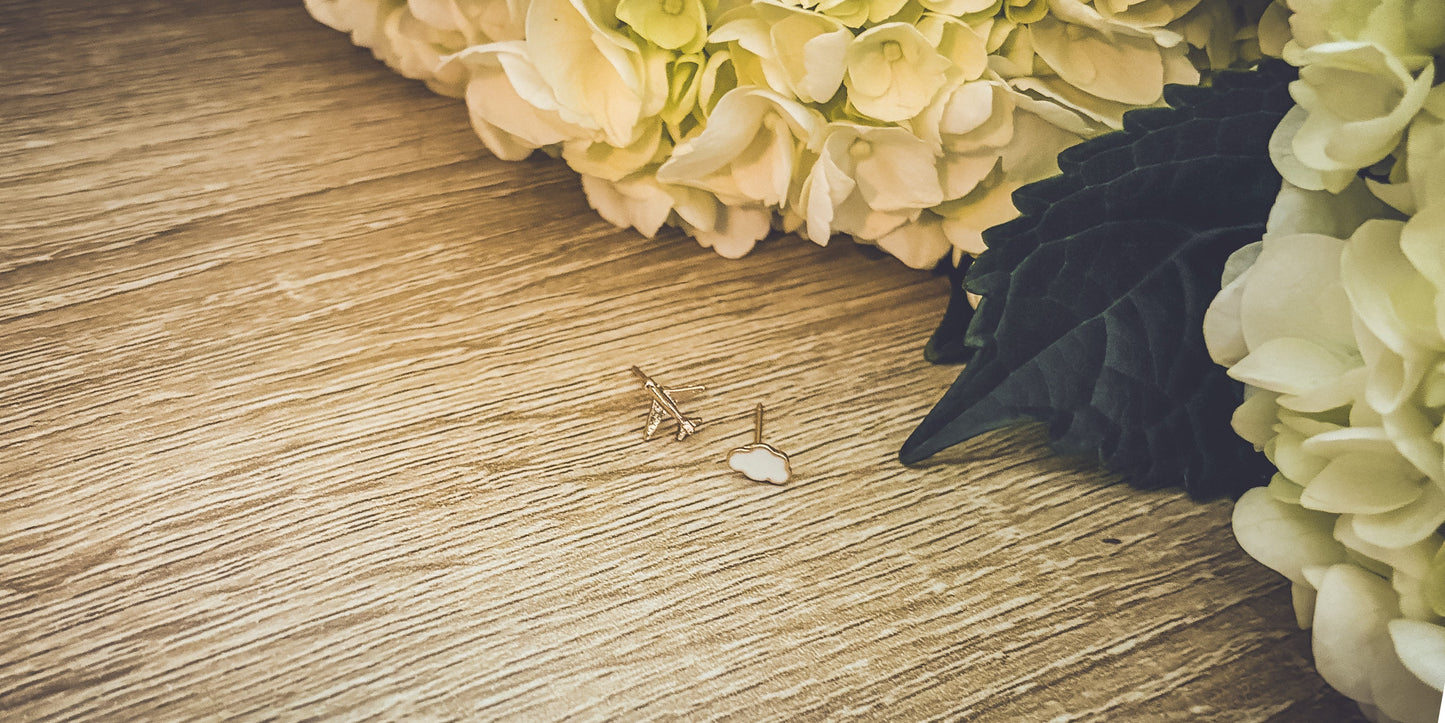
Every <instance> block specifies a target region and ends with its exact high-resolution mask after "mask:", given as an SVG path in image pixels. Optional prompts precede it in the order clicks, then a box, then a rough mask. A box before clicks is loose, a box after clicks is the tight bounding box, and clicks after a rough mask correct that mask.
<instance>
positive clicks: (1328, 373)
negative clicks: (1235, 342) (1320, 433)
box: [1229, 336, 1349, 394]
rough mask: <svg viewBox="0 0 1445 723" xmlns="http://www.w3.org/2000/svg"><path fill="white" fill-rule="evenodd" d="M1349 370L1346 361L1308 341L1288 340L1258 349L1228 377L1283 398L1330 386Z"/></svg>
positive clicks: (1267, 344)
mask: <svg viewBox="0 0 1445 723" xmlns="http://www.w3.org/2000/svg"><path fill="white" fill-rule="evenodd" d="M1348 369H1349V366H1348V365H1347V362H1346V360H1345V359H1343V358H1342V357H1340V356H1339V355H1338V354H1335V353H1334V352H1331V351H1330V350H1328V349H1326V348H1324V347H1322V346H1320V345H1319V344H1316V343H1314V342H1312V341H1310V340H1308V339H1301V338H1299V337H1294V336H1285V337H1280V338H1277V339H1270V340H1269V341H1266V342H1265V343H1263V344H1260V345H1259V346H1257V347H1255V348H1254V350H1253V351H1251V352H1250V353H1249V356H1246V357H1245V358H1243V359H1240V360H1239V363H1238V364H1235V365H1234V366H1232V367H1230V369H1229V376H1230V377H1232V378H1234V379H1238V380H1239V381H1241V382H1244V383H1245V384H1249V385H1251V386H1256V387H1259V388H1261V389H1268V390H1270V391H1273V392H1280V393H1283V394H1304V393H1307V392H1309V391H1311V390H1313V389H1315V388H1317V387H1320V386H1322V385H1325V384H1329V383H1331V382H1333V381H1335V380H1336V379H1338V378H1339V376H1340V375H1341V374H1343V373H1344V372H1345V371H1346V370H1348Z"/></svg>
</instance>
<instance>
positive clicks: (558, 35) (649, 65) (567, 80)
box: [523, 0, 670, 148]
mask: <svg viewBox="0 0 1445 723" xmlns="http://www.w3.org/2000/svg"><path fill="white" fill-rule="evenodd" d="M615 20H616V18H614V17H608V16H606V15H605V13H603V11H602V10H600V9H598V8H594V7H592V6H590V5H587V4H586V3H584V1H583V0H574V1H572V2H569V1H568V0H533V2H532V3H531V5H530V6H529V7H528V9H527V22H526V33H527V39H526V40H525V41H523V42H524V43H525V44H526V48H527V57H528V58H530V59H531V61H532V63H533V65H534V67H535V68H536V69H537V75H538V76H539V77H540V78H541V79H542V81H543V82H544V83H545V84H546V85H547V87H548V88H549V89H550V91H551V93H550V95H551V97H552V98H554V99H555V101H556V105H557V112H558V114H559V115H560V116H561V117H562V119H563V120H564V121H566V122H568V123H571V124H573V125H576V126H580V127H582V128H587V129H594V130H596V131H598V133H599V138H600V140H603V141H605V142H607V143H610V144H611V145H614V146H617V147H619V148H621V147H625V146H629V145H631V144H632V143H633V142H634V141H636V140H637V137H638V136H639V135H640V134H641V132H642V131H643V125H644V121H645V120H646V119H648V118H649V117H651V116H655V115H657V113H658V112H659V111H661V110H662V107H663V105H664V104H665V103H666V102H667V94H668V86H667V75H666V69H667V63H668V60H669V59H670V56H669V54H668V53H667V52H666V51H664V50H662V49H660V48H657V47H656V46H653V45H649V44H638V43H637V42H636V41H634V40H633V39H632V38H630V37H628V36H627V35H626V34H624V33H622V32H619V31H618V30H616V29H615V28H614V22H615Z"/></svg>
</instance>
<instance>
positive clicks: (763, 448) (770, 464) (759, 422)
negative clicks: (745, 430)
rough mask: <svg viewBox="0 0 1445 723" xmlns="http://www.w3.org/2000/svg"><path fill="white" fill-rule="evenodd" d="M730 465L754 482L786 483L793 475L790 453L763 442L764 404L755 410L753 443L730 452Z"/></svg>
mask: <svg viewBox="0 0 1445 723" xmlns="http://www.w3.org/2000/svg"><path fill="white" fill-rule="evenodd" d="M728 466H729V467H732V468H733V469H734V470H736V471H738V472H741V473H742V474H743V476H744V477H747V478H748V479H750V480H752V481H754V482H770V483H772V484H775V485H781V484H786V483H787V482H788V480H790V479H792V477H793V466H792V463H791V462H790V461H789V460H788V455H786V454H784V453H782V452H780V451H778V448H777V447H774V446H772V445H770V444H765V443H763V405H762V404H759V405H758V406H757V409H755V410H753V443H752V444H745V445H743V446H741V447H738V448H737V449H735V450H733V451H731V452H729V453H728Z"/></svg>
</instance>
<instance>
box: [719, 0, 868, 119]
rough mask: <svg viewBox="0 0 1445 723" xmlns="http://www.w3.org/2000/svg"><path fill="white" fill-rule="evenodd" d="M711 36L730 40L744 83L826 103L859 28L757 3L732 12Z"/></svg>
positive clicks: (791, 8) (788, 7)
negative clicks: (854, 30)
mask: <svg viewBox="0 0 1445 723" xmlns="http://www.w3.org/2000/svg"><path fill="white" fill-rule="evenodd" d="M709 41H710V42H714V43H727V44H728V47H729V48H730V53H731V57H732V62H733V65H734V66H735V67H736V68H737V72H738V75H739V76H740V80H741V82H743V83H747V84H751V85H757V86H762V87H766V88H769V89H771V90H772V91H774V92H776V93H781V94H783V95H788V96H791V97H793V98H795V99H797V100H799V101H802V102H804V103H825V102H827V101H828V100H829V99H830V98H832V97H833V95H834V94H836V93H837V92H838V88H839V86H841V85H842V83H843V70H844V65H843V63H844V58H845V57H846V56H847V53H848V47H849V45H851V44H852V42H853V33H852V32H850V31H849V30H848V28H846V27H844V25H843V24H842V23H841V22H839V21H838V20H836V19H834V18H830V17H828V16H826V15H822V14H820V13H816V12H812V11H810V10H805V9H803V8H800V7H794V6H791V5H783V4H779V3H774V2H753V3H749V4H748V5H745V6H743V7H740V8H738V9H737V10H735V11H733V12H731V13H729V14H728V15H726V16H725V17H724V18H723V19H722V20H721V22H720V23H719V25H718V28H717V29H716V30H714V31H713V32H712V35H711V36H710V37H709Z"/></svg>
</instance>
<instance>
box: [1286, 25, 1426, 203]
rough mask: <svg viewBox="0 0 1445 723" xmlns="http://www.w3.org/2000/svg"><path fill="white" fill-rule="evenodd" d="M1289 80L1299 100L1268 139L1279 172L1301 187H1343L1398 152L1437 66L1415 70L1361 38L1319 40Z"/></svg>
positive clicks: (1302, 54) (1302, 55)
mask: <svg viewBox="0 0 1445 723" xmlns="http://www.w3.org/2000/svg"><path fill="white" fill-rule="evenodd" d="M1298 57H1299V59H1300V60H1303V61H1305V62H1307V63H1308V65H1306V66H1305V67H1304V68H1302V69H1301V70H1300V78H1299V80H1297V81H1295V82H1293V83H1291V84H1290V94H1291V95H1292V96H1293V97H1294V99H1295V101H1296V102H1297V103H1298V105H1297V106H1296V107H1295V108H1294V109H1292V110H1291V111H1290V112H1289V114H1288V115H1287V116H1286V119H1285V121H1284V122H1282V123H1281V124H1280V127H1279V129H1278V130H1277V131H1276V133H1275V138H1273V139H1271V142H1270V145H1271V155H1272V157H1273V158H1274V161H1275V165H1276V167H1278V168H1279V170H1280V173H1281V174H1282V175H1284V177H1285V178H1286V179H1287V180H1289V182H1290V183H1293V184H1294V185H1296V186H1300V187H1302V188H1310V189H1321V188H1323V189H1327V190H1330V191H1333V192H1338V191H1340V190H1342V189H1343V188H1344V186H1345V185H1346V184H1348V183H1349V180H1350V179H1351V178H1353V177H1354V174H1355V171H1357V170H1358V169H1360V168H1365V167H1368V166H1370V165H1373V164H1374V163H1376V162H1378V161H1380V160H1382V159H1384V158H1385V156H1387V155H1389V153H1390V152H1391V151H1392V150H1394V148H1395V146H1396V144H1398V143H1399V141H1400V138H1401V136H1402V135H1403V133H1404V130H1405V126H1406V125H1407V124H1408V123H1409V122H1410V121H1411V119H1413V118H1414V117H1415V114H1416V113H1418V112H1419V111H1420V109H1421V107H1423V106H1424V103H1425V96H1426V95H1427V94H1428V93H1429V92H1430V88H1431V85H1432V84H1433V82H1434V78H1435V70H1434V66H1433V65H1427V66H1425V68H1424V69H1423V70H1421V71H1420V72H1419V73H1418V75H1412V74H1411V72H1410V71H1409V69H1408V68H1407V67H1406V66H1405V65H1404V64H1403V63H1401V62H1400V60H1399V59H1398V58H1396V57H1394V56H1392V55H1389V54H1388V53H1386V52H1385V51H1384V50H1383V49H1382V48H1381V47H1380V46H1378V45H1375V44H1372V43H1361V42H1356V41H1338V42H1331V43H1321V44H1318V45H1314V46H1312V47H1310V48H1308V49H1307V50H1304V51H1302V52H1301V53H1299V56H1298Z"/></svg>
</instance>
